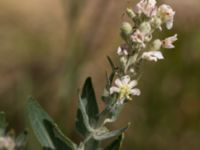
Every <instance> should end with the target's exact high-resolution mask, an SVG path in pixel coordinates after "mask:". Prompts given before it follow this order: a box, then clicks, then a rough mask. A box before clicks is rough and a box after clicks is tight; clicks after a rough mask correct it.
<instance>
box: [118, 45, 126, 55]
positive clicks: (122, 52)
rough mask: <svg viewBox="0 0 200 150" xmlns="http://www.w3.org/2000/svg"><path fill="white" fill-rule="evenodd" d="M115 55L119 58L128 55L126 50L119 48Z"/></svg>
mask: <svg viewBox="0 0 200 150" xmlns="http://www.w3.org/2000/svg"><path fill="white" fill-rule="evenodd" d="M117 54H118V55H119V56H127V55H128V51H127V50H126V49H122V48H121V47H120V46H119V47H118V49H117Z"/></svg>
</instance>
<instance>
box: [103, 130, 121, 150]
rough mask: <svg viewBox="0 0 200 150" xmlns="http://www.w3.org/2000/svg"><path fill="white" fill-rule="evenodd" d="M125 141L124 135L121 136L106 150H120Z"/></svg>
mask: <svg viewBox="0 0 200 150" xmlns="http://www.w3.org/2000/svg"><path fill="white" fill-rule="evenodd" d="M123 139H124V134H121V135H120V136H119V137H118V138H117V139H116V140H114V141H113V142H112V143H111V144H110V145H108V146H107V147H106V148H105V149H104V150H119V149H120V147H121V145H122V142H123Z"/></svg>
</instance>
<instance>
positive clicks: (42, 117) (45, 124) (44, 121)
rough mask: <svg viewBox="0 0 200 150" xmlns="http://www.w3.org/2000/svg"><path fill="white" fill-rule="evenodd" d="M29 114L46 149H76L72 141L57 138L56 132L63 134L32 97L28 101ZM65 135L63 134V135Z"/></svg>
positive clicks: (35, 130) (33, 126)
mask: <svg viewBox="0 0 200 150" xmlns="http://www.w3.org/2000/svg"><path fill="white" fill-rule="evenodd" d="M27 113H28V117H29V120H30V123H31V126H32V128H33V131H34V133H35V135H36V137H37V139H38V140H39V142H40V143H41V145H42V147H44V149H49V150H50V149H51V150H62V148H65V150H67V149H70V150H71V149H74V147H72V145H73V146H74V145H75V144H73V143H72V142H71V141H69V140H68V139H67V138H66V139H65V140H63V139H60V137H55V135H54V134H53V133H54V132H53V131H54V130H56V131H58V133H59V134H61V131H60V130H59V129H58V127H57V126H56V124H55V123H54V121H53V119H52V118H51V117H50V116H49V115H48V114H47V113H46V112H45V111H44V110H43V109H42V108H41V106H40V105H39V104H38V103H37V101H36V100H34V99H33V98H32V97H30V98H29V100H28V105H27ZM62 135H63V134H62Z"/></svg>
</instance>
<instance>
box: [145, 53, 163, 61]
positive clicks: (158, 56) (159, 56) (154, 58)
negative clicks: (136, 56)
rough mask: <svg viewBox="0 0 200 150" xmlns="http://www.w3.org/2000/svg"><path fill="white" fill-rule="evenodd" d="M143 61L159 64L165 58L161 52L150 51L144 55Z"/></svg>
mask: <svg viewBox="0 0 200 150" xmlns="http://www.w3.org/2000/svg"><path fill="white" fill-rule="evenodd" d="M142 59H144V60H148V61H154V62H157V61H158V60H160V59H164V57H163V55H162V53H161V52H160V51H149V52H144V53H143V54H142Z"/></svg>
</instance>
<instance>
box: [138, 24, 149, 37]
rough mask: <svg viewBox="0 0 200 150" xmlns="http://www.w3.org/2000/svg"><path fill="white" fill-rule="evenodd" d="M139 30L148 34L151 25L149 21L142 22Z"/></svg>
mask: <svg viewBox="0 0 200 150" xmlns="http://www.w3.org/2000/svg"><path fill="white" fill-rule="evenodd" d="M139 29H140V31H141V32H142V33H144V34H149V33H150V32H151V25H150V23H149V22H143V23H142V24H141V25H140V28H139Z"/></svg>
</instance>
